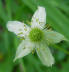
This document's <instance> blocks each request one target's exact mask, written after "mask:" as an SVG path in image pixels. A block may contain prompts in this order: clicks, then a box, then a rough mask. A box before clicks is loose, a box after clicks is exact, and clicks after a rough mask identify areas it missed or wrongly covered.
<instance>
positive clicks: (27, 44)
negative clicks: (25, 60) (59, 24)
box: [7, 7, 65, 66]
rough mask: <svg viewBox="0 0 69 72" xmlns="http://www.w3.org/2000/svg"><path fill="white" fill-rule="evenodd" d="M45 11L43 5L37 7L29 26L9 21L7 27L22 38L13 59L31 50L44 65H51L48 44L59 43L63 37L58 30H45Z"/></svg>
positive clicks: (52, 60)
mask: <svg viewBox="0 0 69 72" xmlns="http://www.w3.org/2000/svg"><path fill="white" fill-rule="evenodd" d="M45 24H46V11H45V8H44V7H38V9H37V10H36V12H35V13H34V15H33V17H32V20H31V27H29V26H27V25H26V24H24V23H22V22H19V21H9V22H8V23H7V28H8V30H9V31H10V32H14V33H15V34H16V35H17V36H19V37H21V38H24V40H22V42H21V44H20V45H19V47H18V48H17V51H16V56H15V59H14V60H17V59H19V58H22V57H24V56H26V55H28V54H29V53H31V52H32V51H33V50H35V51H36V52H37V55H38V57H39V58H40V60H41V61H42V63H43V64H44V65H45V66H52V65H53V64H54V58H53V56H52V53H51V51H50V49H49V47H48V44H55V43H59V42H60V41H62V40H65V37H64V36H63V35H61V34H60V33H58V32H55V31H51V30H47V29H46V30H45V29H44V26H45Z"/></svg>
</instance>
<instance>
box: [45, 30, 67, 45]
mask: <svg viewBox="0 0 69 72" xmlns="http://www.w3.org/2000/svg"><path fill="white" fill-rule="evenodd" d="M45 34H46V36H45V37H46V40H47V42H48V43H49V44H54V43H59V42H60V41H62V40H66V38H65V37H64V36H63V35H62V34H60V33H58V32H55V31H49V30H47V31H45Z"/></svg>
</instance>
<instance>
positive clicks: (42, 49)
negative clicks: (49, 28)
mask: <svg viewBox="0 0 69 72" xmlns="http://www.w3.org/2000/svg"><path fill="white" fill-rule="evenodd" d="M36 51H37V55H38V56H39V58H40V60H41V61H42V63H43V64H44V65H45V66H52V65H53V64H54V58H53V56H52V54H51V51H50V50H49V48H48V46H47V45H46V44H45V45H44V44H40V45H39V46H38V48H37V50H36Z"/></svg>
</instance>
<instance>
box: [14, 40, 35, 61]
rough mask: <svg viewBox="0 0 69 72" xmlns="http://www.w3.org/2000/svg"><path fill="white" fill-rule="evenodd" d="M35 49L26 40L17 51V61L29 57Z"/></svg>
mask: <svg viewBox="0 0 69 72" xmlns="http://www.w3.org/2000/svg"><path fill="white" fill-rule="evenodd" d="M33 49H34V45H33V44H32V43H31V42H29V41H26V40H23V41H22V42H21V44H20V45H19V47H18V48H17V51H16V56H15V59H14V61H15V60H17V59H19V58H22V57H24V56H26V55H28V54H29V53H30V52H31V51H32V50H33Z"/></svg>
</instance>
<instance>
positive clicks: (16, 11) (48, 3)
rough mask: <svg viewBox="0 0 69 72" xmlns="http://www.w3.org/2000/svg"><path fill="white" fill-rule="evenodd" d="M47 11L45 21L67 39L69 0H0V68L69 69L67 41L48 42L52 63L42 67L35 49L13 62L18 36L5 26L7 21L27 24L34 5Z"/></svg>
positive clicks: (22, 71) (26, 71)
mask: <svg viewBox="0 0 69 72" xmlns="http://www.w3.org/2000/svg"><path fill="white" fill-rule="evenodd" d="M39 5H40V6H44V7H45V8H46V11H47V24H49V25H50V26H51V27H52V28H53V29H54V30H55V31H58V32H60V33H62V34H63V35H64V36H65V37H66V38H67V39H68V40H69V0H0V72H69V51H68V50H69V43H68V42H64V41H62V42H61V43H59V44H56V45H53V46H50V48H51V50H52V53H53V56H54V58H55V64H54V65H53V66H52V67H45V66H43V65H42V63H41V61H40V60H39V58H38V57H37V55H36V53H34V54H29V55H28V56H26V57H24V58H23V59H20V60H18V61H16V62H15V63H14V62H13V59H14V57H15V52H16V48H17V46H18V45H19V42H20V40H19V38H17V37H16V35H14V34H13V33H11V32H8V30H7V28H6V24H7V21H9V20H19V21H23V22H25V23H26V24H28V23H29V22H30V20H31V17H32V15H33V13H34V12H35V10H36V9H37V7H38V6H39Z"/></svg>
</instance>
